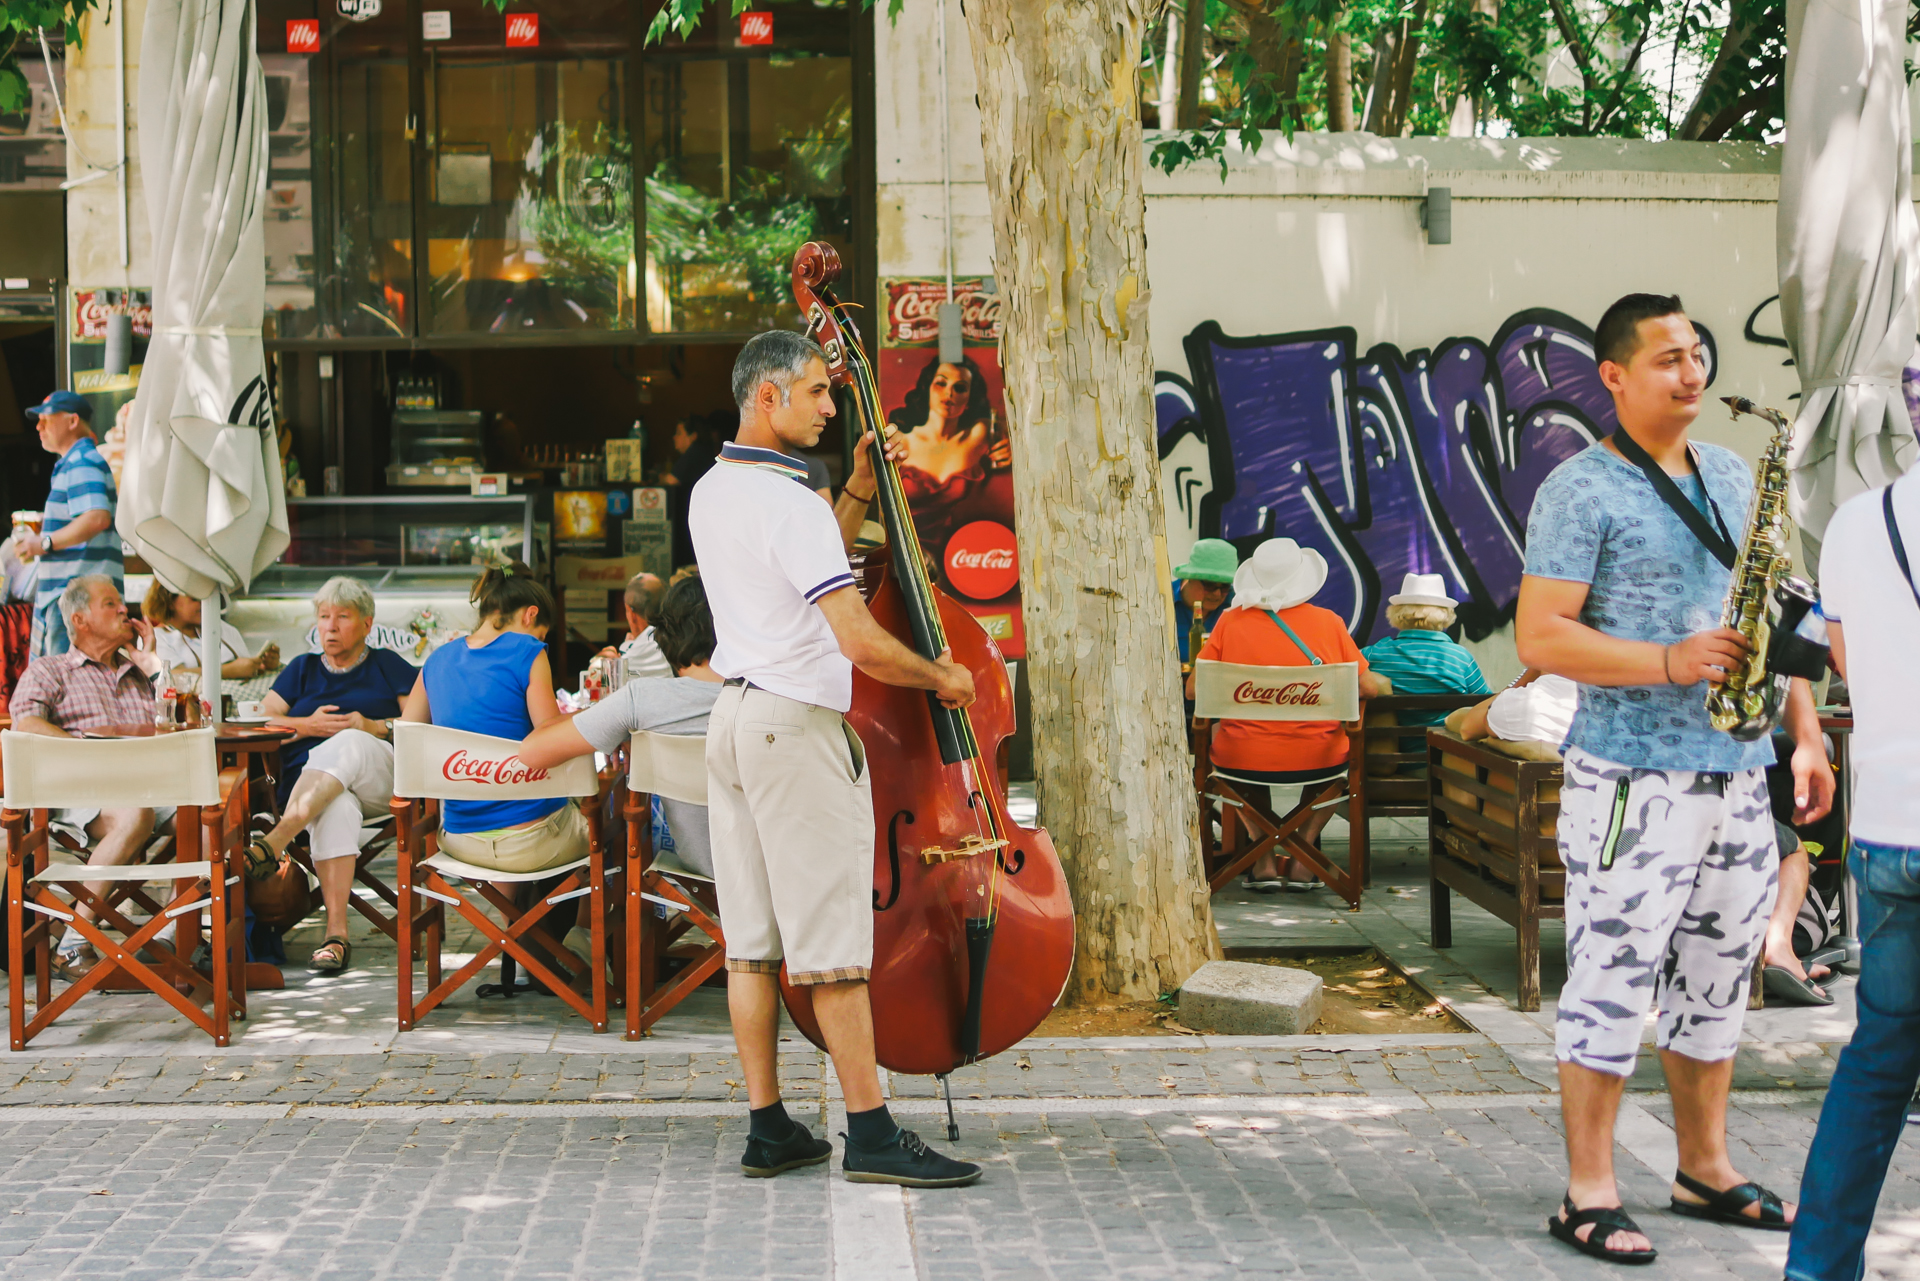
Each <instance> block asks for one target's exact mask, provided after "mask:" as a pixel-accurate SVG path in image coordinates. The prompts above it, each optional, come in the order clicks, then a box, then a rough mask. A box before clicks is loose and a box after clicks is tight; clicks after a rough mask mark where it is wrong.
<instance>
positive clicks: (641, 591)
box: [627, 570, 667, 623]
mask: <svg viewBox="0 0 1920 1281" xmlns="http://www.w3.org/2000/svg"><path fill="white" fill-rule="evenodd" d="M666 594H667V588H666V584H665V583H662V582H661V581H660V575H658V574H649V573H647V572H645V571H644V570H643V571H641V572H640V573H638V574H635V575H634V576H633V577H632V578H629V579H628V580H627V608H628V609H630V610H632V611H633V612H634V613H636V614H638V615H640V617H642V618H644V619H646V620H647V621H648V622H649V623H651V622H652V621H653V616H654V615H655V614H657V613H659V612H660V598H661V597H662V596H665V595H666Z"/></svg>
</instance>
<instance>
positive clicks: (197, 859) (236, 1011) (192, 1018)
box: [0, 767, 247, 1050]
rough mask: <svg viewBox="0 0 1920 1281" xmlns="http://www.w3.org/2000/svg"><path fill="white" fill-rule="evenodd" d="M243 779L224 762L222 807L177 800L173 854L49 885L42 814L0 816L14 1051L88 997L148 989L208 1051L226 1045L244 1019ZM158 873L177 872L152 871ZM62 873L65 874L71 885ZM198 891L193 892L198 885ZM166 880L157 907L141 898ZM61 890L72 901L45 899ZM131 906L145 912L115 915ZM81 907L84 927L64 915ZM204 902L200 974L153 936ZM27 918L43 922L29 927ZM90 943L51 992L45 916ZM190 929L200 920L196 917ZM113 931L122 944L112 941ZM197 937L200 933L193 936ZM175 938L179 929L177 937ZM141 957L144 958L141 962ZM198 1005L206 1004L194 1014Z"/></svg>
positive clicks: (80, 871)
mask: <svg viewBox="0 0 1920 1281" xmlns="http://www.w3.org/2000/svg"><path fill="white" fill-rule="evenodd" d="M246 782H247V774H246V770H245V769H244V768H240V767H231V768H228V769H223V770H221V771H220V772H219V789H220V791H219V801H218V803H217V804H214V805H210V806H196V805H182V806H179V807H178V808H177V810H176V812H175V817H174V838H173V841H172V846H171V849H172V858H171V859H170V860H168V861H166V862H145V861H143V862H140V863H133V864H123V865H121V866H118V867H103V868H84V867H74V868H72V869H71V871H66V869H64V868H63V869H62V870H63V872H66V874H65V875H63V876H62V877H61V879H60V880H58V881H46V880H42V879H40V878H43V877H45V876H46V875H47V873H48V872H49V871H50V869H51V868H52V845H51V841H52V839H54V838H53V833H52V830H51V827H50V824H49V819H50V816H51V811H50V810H46V809H34V810H31V811H21V810H4V811H0V826H3V827H4V828H5V831H6V836H7V933H8V940H7V941H8V947H9V953H8V955H9V956H10V957H11V958H13V959H12V963H11V964H10V966H9V970H8V1027H7V1032H8V1043H9V1044H10V1045H11V1046H12V1048H13V1049H15V1050H24V1049H26V1048H27V1045H28V1044H29V1043H30V1042H31V1041H32V1040H33V1038H34V1037H36V1036H38V1035H39V1034H40V1033H41V1032H44V1031H45V1030H46V1029H47V1028H48V1027H49V1026H51V1025H52V1024H53V1022H54V1021H55V1020H56V1019H58V1018H59V1017H60V1016H61V1015H62V1014H64V1013H66V1012H67V1011H68V1010H70V1009H72V1008H73V1006H74V1005H75V1003H77V1002H78V1001H79V1000H80V998H81V997H83V996H85V995H86V994H87V993H89V992H94V991H100V990H103V989H107V988H112V989H114V990H120V988H121V986H122V985H121V984H119V983H114V982H112V980H115V979H116V978H117V979H122V980H125V981H126V982H127V985H128V986H133V987H136V988H137V990H143V991H148V992H151V993H153V994H154V995H156V996H158V997H160V999H162V1000H163V1001H165V1002H167V1003H168V1004H169V1005H171V1006H172V1007H173V1008H174V1009H176V1010H178V1011H179V1012H180V1014H182V1015H183V1016H184V1017H185V1018H186V1019H187V1020H188V1021H189V1022H191V1023H192V1024H193V1025H194V1026H196V1027H198V1028H199V1029H200V1030H201V1031H203V1032H205V1033H207V1035H209V1036H210V1037H212V1038H213V1043H214V1044H215V1045H217V1046H226V1045H227V1044H229V1042H230V1039H231V1037H230V1028H231V1024H232V1022H233V1021H234V1020H237V1019H244V1018H246V1016H247V992H246V952H245V948H246V926H245V923H246V890H245V883H246V880H245V877H243V876H242V875H240V873H239V869H240V868H242V867H243V866H244V865H245V859H244V856H243V854H242V853H241V850H242V843H243V842H244V841H245V839H246V831H247V814H246V809H247V804H246V803H247V785H246ZM160 868H167V869H168V870H170V871H173V872H175V873H177V875H174V876H166V875H160V876H155V875H153V872H154V871H155V870H157V869H160ZM69 877H71V878H73V879H68V878H69ZM203 879H204V880H205V882H206V884H207V888H206V889H204V890H203V889H202V888H201V887H200V883H201V881H202V880H203ZM86 880H96V881H107V882H109V883H110V886H111V888H110V889H109V890H108V891H107V892H106V893H105V894H96V893H94V892H93V891H92V890H90V889H88V888H87V886H86V883H85V882H86ZM161 880H172V881H173V882H174V889H173V894H172V896H171V897H170V898H167V899H165V900H164V901H162V900H161V899H158V898H155V897H154V896H152V895H150V894H148V893H147V891H146V889H145V885H146V883H148V882H150V881H161ZM54 884H59V885H62V886H64V887H66V888H67V889H68V890H69V892H70V893H72V895H73V900H72V901H71V902H69V901H67V900H65V899H62V898H60V897H59V896H58V895H56V894H54V893H53V892H52V889H51V886H52V885H54ZM129 900H131V901H132V902H133V903H134V904H135V905H137V906H139V907H140V908H141V909H142V910H144V911H146V912H147V913H148V920H147V921H146V923H145V924H143V925H139V926H136V925H135V924H134V923H133V922H132V921H131V920H130V919H129V918H128V917H127V916H126V914H125V913H124V912H123V911H122V910H121V909H122V906H123V905H124V904H125V903H127V902H128V901H129ZM82 904H84V905H85V906H86V907H88V908H89V909H91V910H92V911H93V912H94V919H92V920H89V919H87V918H86V917H83V916H81V915H80V914H79V912H78V911H76V910H73V909H74V908H76V907H77V906H79V905H82ZM203 907H210V908H211V909H212V910H211V912H210V916H211V927H210V929H209V937H208V947H209V951H210V954H211V960H210V963H209V968H208V970H205V971H202V970H197V969H195V968H194V967H193V966H192V965H191V963H190V961H187V960H182V959H181V957H180V955H179V951H178V949H177V948H175V947H174V946H172V945H171V944H169V943H167V942H166V941H164V940H162V939H160V938H158V937H157V936H158V934H159V932H160V931H161V930H162V929H163V928H165V926H166V924H167V922H169V921H178V920H180V919H181V918H183V917H186V916H187V915H188V913H195V914H197V913H198V911H199V910H200V909H201V908H203ZM28 912H32V913H34V914H35V915H36V916H38V917H40V919H39V920H37V921H35V922H34V923H33V924H32V925H28V924H27V923H26V920H25V917H26V915H27V913H28ZM56 920H58V921H62V922H64V923H65V924H66V925H67V927H68V928H69V929H72V930H76V931H78V932H79V934H80V936H81V937H82V938H84V939H86V940H87V942H89V943H91V944H92V945H93V948H94V950H95V952H97V953H98V954H99V957H100V960H99V962H98V964H96V965H95V966H94V967H93V968H92V969H91V970H89V971H88V972H87V973H86V974H85V975H84V976H82V977H81V978H80V979H79V980H77V981H76V982H74V983H72V984H70V985H69V986H68V987H67V989H66V990H65V991H63V992H61V993H60V994H59V995H58V996H57V997H56V996H54V995H53V975H52V970H51V965H50V961H51V956H52V931H53V922H54V921H56ZM195 924H196V926H197V921H196V922H195ZM109 931H113V932H117V933H118V934H119V935H120V936H121V937H120V938H115V937H114V936H113V933H109ZM196 932H197V931H196ZM183 933H184V931H183ZM29 949H31V954H32V956H33V962H34V978H35V1004H36V1007H37V1008H36V1012H35V1014H34V1017H33V1018H32V1019H28V1018H27V1017H26V964H25V960H26V957H27V955H28V950H29ZM142 950H145V952H146V953H147V955H148V957H150V958H151V959H150V960H142V959H141V957H140V953H141V951H142ZM203 1006H204V1008H203Z"/></svg>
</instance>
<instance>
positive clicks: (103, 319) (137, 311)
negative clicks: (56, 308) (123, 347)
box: [73, 289, 153, 342]
mask: <svg viewBox="0 0 1920 1281" xmlns="http://www.w3.org/2000/svg"><path fill="white" fill-rule="evenodd" d="M117 310H119V308H118V307H116V306H115V305H114V304H113V303H111V302H109V301H108V295H107V292H106V291H105V290H103V289H82V290H79V291H77V292H76V293H75V294H74V295H73V336H74V338H75V339H77V340H79V341H81V342H105V341H106V338H107V317H108V316H109V315H111V314H113V313H114V312H115V311H117ZM126 310H127V312H128V313H129V314H130V315H131V316H132V317H133V336H134V337H136V338H151V337H152V336H153V304H152V303H151V302H150V301H149V300H148V297H147V291H146V290H144V289H143V290H140V291H139V292H138V293H137V294H136V295H135V297H134V300H133V301H132V302H131V303H130V304H127V307H126Z"/></svg>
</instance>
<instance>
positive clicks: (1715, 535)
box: [1613, 430, 1736, 569]
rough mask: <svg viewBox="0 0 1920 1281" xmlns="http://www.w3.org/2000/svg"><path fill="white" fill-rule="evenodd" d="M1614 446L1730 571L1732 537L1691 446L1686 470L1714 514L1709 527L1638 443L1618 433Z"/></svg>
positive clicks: (1661, 499)
mask: <svg viewBox="0 0 1920 1281" xmlns="http://www.w3.org/2000/svg"><path fill="white" fill-rule="evenodd" d="M1613 443H1614V445H1615V446H1617V447H1618V448H1619V450H1620V452H1621V454H1622V455H1624V456H1625V458H1626V460H1627V461H1628V462H1630V463H1632V464H1633V465H1634V466H1635V467H1638V468H1639V469H1640V473H1641V475H1643V476H1645V477H1646V478H1647V483H1648V484H1650V485H1652V486H1653V492H1654V493H1656V494H1658V495H1660V501H1661V502H1663V503H1665V504H1666V505H1667V506H1668V507H1670V508H1672V510H1673V514H1674V515H1676V516H1678V517H1679V518H1680V520H1681V522H1682V523H1683V524H1685V525H1686V527H1687V529H1688V530H1689V531H1691V532H1692V534H1693V536H1694V537H1695V538H1697V539H1699V540H1700V545H1701V546H1702V547H1704V548H1706V549H1707V550H1708V551H1709V552H1711V553H1713V558H1714V559H1715V560H1717V561H1719V562H1720V563H1721V564H1722V565H1723V566H1725V567H1726V568H1728V569H1732V568H1733V559H1734V556H1735V554H1736V553H1735V551H1734V546H1733V535H1731V534H1729V533H1728V532H1727V522H1726V520H1725V519H1724V518H1723V517H1722V516H1721V515H1720V504H1718V503H1716V502H1714V501H1713V491H1712V490H1711V489H1709V488H1708V487H1707V477H1706V474H1705V473H1703V472H1702V471H1701V470H1700V464H1699V463H1698V462H1697V461H1695V459H1694V456H1693V446H1692V445H1688V446H1687V466H1688V467H1689V468H1690V469H1691V470H1692V471H1693V474H1694V475H1695V476H1697V477H1699V480H1700V492H1701V493H1702V494H1704V495H1706V499H1707V507H1708V509H1709V510H1711V511H1712V512H1713V524H1712V525H1709V524H1707V518H1706V516H1705V515H1704V514H1703V513H1702V512H1701V510H1700V509H1699V508H1698V507H1695V506H1694V505H1693V504H1692V503H1691V502H1689V501H1688V499H1687V496H1686V495H1685V494H1683V493H1681V492H1680V486H1678V485H1676V484H1674V483H1673V477H1671V476H1669V475H1667V473H1666V472H1665V471H1664V470H1662V469H1661V467H1660V466H1659V464H1657V463H1655V462H1654V461H1653V455H1652V454H1649V453H1648V452H1647V451H1646V449H1645V448H1643V447H1642V446H1641V444H1640V442H1639V441H1637V440H1635V439H1634V438H1633V437H1632V436H1630V435H1628V434H1627V433H1626V431H1624V430H1621V431H1616V432H1614V433H1613ZM1716 527H1717V528H1716Z"/></svg>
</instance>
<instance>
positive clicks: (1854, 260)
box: [1777, 0, 1920, 568]
mask: <svg viewBox="0 0 1920 1281" xmlns="http://www.w3.org/2000/svg"><path fill="white" fill-rule="evenodd" d="M1906 13H1907V6H1906V3H1905V0H1789V3H1788V5H1787V49H1788V55H1787V134H1786V144H1785V147H1784V149H1783V152H1782V155H1781V161H1780V210H1779V227H1778V233H1777V235H1778V241H1779V250H1778V252H1779V265H1780V310H1781V315H1782V317H1783V318H1784V320H1785V322H1786V332H1787V341H1788V343H1789V344H1790V345H1791V347H1792V349H1793V358H1794V363H1795V365H1796V366H1798V368H1799V372H1800V412H1799V415H1798V418H1797V420H1796V422H1795V424H1794V451H1793V469H1794V477H1793V502H1792V511H1793V515H1794V518H1795V519H1796V520H1797V521H1798V522H1799V523H1800V526H1801V529H1802V531H1803V533H1804V536H1805V540H1806V543H1807V549H1808V552H1809V555H1810V556H1811V557H1813V558H1814V562H1813V565H1812V566H1810V568H1817V567H1818V560H1817V557H1818V555H1819V540H1820V536H1821V535H1822V534H1823V533H1824V532H1825V531H1826V527H1827V521H1828V520H1829V519H1830V518H1831V517H1832V515H1833V512H1834V509H1835V508H1837V507H1838V506H1839V505H1840V504H1841V503H1843V502H1845V501H1846V500H1847V499H1849V498H1851V497H1852V496H1853V495H1855V494H1858V493H1861V492H1863V491H1865V490H1868V489H1873V488H1877V487H1878V486H1881V485H1885V484H1887V483H1888V482H1890V481H1891V480H1893V478H1894V477H1896V476H1898V475H1900V474H1901V473H1902V472H1904V471H1905V470H1906V469H1907V468H1908V467H1909V466H1911V465H1912V463H1913V461H1914V457H1915V454H1916V443H1915V440H1914V431H1913V422H1912V420H1911V419H1910V418H1909V417H1908V415H1907V409H1906V401H1905V398H1904V396H1903V395H1902V393H1901V388H1900V376H1901V371H1902V370H1903V369H1904V368H1905V367H1906V364H1907V360H1908V358H1909V357H1911V356H1912V355H1913V352H1914V328H1915V323H1916V319H1917V315H1916V313H1917V310H1920V309H1917V308H1916V303H1915V293H1914V289H1915V279H1914V276H1915V266H1916V259H1915V243H1914V241H1915V221H1914V213H1913V201H1912V195H1911V187H1912V181H1913V153H1912V138H1911V129H1910V126H1909V123H1908V115H1907V113H1908V105H1907V81H1906V74H1905V60H1906V55H1907V45H1906V35H1905V20H1906Z"/></svg>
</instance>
